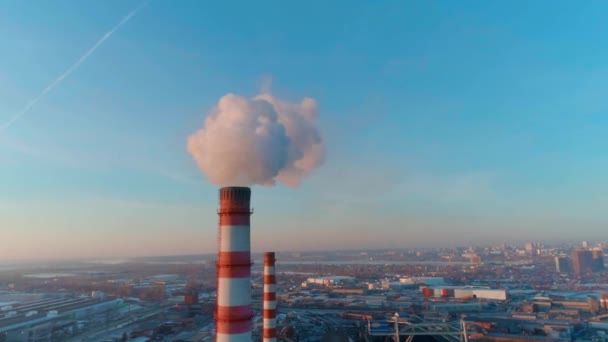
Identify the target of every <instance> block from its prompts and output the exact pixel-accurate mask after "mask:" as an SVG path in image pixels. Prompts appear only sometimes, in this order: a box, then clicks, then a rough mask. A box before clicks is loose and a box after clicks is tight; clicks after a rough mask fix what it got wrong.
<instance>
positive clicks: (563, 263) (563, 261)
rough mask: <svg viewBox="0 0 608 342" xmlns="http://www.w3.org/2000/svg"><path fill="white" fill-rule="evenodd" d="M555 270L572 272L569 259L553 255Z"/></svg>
mask: <svg viewBox="0 0 608 342" xmlns="http://www.w3.org/2000/svg"><path fill="white" fill-rule="evenodd" d="M555 271H557V272H559V273H570V272H572V267H571V265H570V259H569V258H568V257H565V256H556V257H555Z"/></svg>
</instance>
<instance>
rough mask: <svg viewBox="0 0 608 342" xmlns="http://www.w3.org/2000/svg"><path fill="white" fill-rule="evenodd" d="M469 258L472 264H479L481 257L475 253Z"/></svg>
mask: <svg viewBox="0 0 608 342" xmlns="http://www.w3.org/2000/svg"><path fill="white" fill-rule="evenodd" d="M470 259H471V264H473V265H479V264H481V257H480V256H479V255H477V254H474V255H471V257H470Z"/></svg>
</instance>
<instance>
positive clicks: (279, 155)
mask: <svg viewBox="0 0 608 342" xmlns="http://www.w3.org/2000/svg"><path fill="white" fill-rule="evenodd" d="M317 116H318V107H317V102H316V101H315V100H314V99H311V98H304V99H303V100H302V101H301V102H300V103H289V102H286V101H282V100H279V99H277V98H275V97H274V96H272V95H271V94H270V93H267V92H265V93H263V94H261V95H258V96H256V97H254V98H252V99H248V98H245V97H242V96H239V95H235V94H227V95H225V96H223V97H222V98H220V100H219V102H218V103H217V105H216V106H215V108H213V110H212V111H211V112H210V113H209V115H208V116H207V118H206V119H205V124H204V126H203V128H202V129H200V130H198V131H196V132H195V133H194V134H192V135H191V136H190V137H189V138H188V151H189V152H190V154H191V155H192V157H193V158H194V159H195V160H196V163H197V164H198V166H199V168H200V169H201V170H202V171H203V172H204V173H205V175H206V176H207V178H208V179H209V181H211V182H212V183H214V184H216V185H220V186H226V185H247V186H248V185H253V184H259V185H265V186H272V185H274V184H275V183H276V182H277V181H279V182H281V183H284V184H286V185H288V186H292V187H296V186H298V185H299V184H300V182H301V181H302V178H304V177H305V176H307V175H308V174H310V172H312V171H313V170H314V169H315V168H316V167H318V166H319V165H321V164H322V163H323V159H324V148H323V145H322V142H321V137H320V135H319V132H318V130H317V128H316V127H315V121H316V119H317Z"/></svg>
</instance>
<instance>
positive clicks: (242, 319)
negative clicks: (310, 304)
mask: <svg viewBox="0 0 608 342" xmlns="http://www.w3.org/2000/svg"><path fill="white" fill-rule="evenodd" d="M250 200H251V189H249V188H246V187H225V188H221V189H220V209H219V210H218V214H219V216H220V227H219V230H220V231H219V253H218V260H217V304H216V309H215V324H216V338H215V340H216V341H217V342H251V318H252V317H253V312H252V310H251V252H250V246H251V242H250V228H249V217H250V215H251V211H250V208H249V202H250Z"/></svg>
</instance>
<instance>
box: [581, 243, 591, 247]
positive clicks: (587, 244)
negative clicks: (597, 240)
mask: <svg viewBox="0 0 608 342" xmlns="http://www.w3.org/2000/svg"><path fill="white" fill-rule="evenodd" d="M581 246H583V248H589V242H587V241H583V242H582V243H581Z"/></svg>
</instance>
